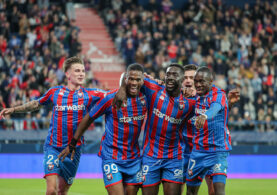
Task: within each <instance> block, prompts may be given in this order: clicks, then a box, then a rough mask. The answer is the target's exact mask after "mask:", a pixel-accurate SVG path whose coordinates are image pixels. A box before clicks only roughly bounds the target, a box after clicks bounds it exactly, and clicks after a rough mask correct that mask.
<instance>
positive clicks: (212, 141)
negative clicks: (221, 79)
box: [191, 85, 232, 152]
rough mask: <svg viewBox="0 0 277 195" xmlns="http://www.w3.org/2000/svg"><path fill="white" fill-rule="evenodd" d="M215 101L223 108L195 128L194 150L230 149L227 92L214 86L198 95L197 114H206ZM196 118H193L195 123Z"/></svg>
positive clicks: (213, 150)
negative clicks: (200, 126) (199, 126)
mask: <svg viewBox="0 0 277 195" xmlns="http://www.w3.org/2000/svg"><path fill="white" fill-rule="evenodd" d="M213 103H218V104H220V105H221V110H220V111H219V112H218V113H217V114H216V116H215V117H213V118H212V119H208V120H206V122H205V124H204V127H203V128H201V129H197V128H196V127H193V128H195V129H194V138H193V150H197V151H204V152H217V151H230V150H232V146H231V135H230V133H229V129H228V112H229V109H228V100H227V97H226V93H225V92H224V91H223V90H222V89H220V88H218V87H216V86H215V85H213V86H212V89H211V91H210V92H208V93H207V94H206V95H204V96H196V106H195V116H199V115H201V114H204V113H205V112H206V111H207V110H208V109H209V108H210V106H211V104H213ZM194 119H195V118H193V119H191V121H192V123H193V124H194V122H195V120H194Z"/></svg>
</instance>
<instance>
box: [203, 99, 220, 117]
mask: <svg viewBox="0 0 277 195" xmlns="http://www.w3.org/2000/svg"><path fill="white" fill-rule="evenodd" d="M220 109H221V105H220V104H218V103H213V104H212V105H211V107H210V108H209V109H208V110H207V111H206V112H205V115H206V116H207V119H212V118H213V117H215V116H216V115H217V113H218V112H219V111H220Z"/></svg>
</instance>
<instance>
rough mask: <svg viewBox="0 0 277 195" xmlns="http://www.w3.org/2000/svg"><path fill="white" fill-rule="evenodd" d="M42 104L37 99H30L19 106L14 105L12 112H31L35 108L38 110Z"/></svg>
mask: <svg viewBox="0 0 277 195" xmlns="http://www.w3.org/2000/svg"><path fill="white" fill-rule="evenodd" d="M41 107H42V106H41V105H40V104H39V102H38V101H37V100H33V101H30V102H28V103H26V104H23V105H21V106H16V107H14V108H13V109H14V111H13V112H14V113H19V112H33V111H35V110H39V109H40V108H41Z"/></svg>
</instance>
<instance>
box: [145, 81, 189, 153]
mask: <svg viewBox="0 0 277 195" xmlns="http://www.w3.org/2000/svg"><path fill="white" fill-rule="evenodd" d="M142 92H143V93H145V94H146V97H147V106H148V117H147V121H146V126H145V131H144V146H143V152H144V155H148V156H150V157H154V158H164V159H173V158H178V159H182V158H183V152H184V150H185V147H187V146H186V145H185V143H184V139H183V135H182V130H183V128H184V125H185V123H186V122H187V117H188V116H189V114H190V112H191V111H192V110H193V106H194V104H193V103H192V102H191V101H190V100H189V99H186V98H184V97H183V95H182V94H180V95H179V96H178V97H170V96H169V95H168V94H167V92H166V89H165V86H161V85H158V84H157V83H156V82H155V81H152V80H150V79H145V80H144V86H143V87H142Z"/></svg>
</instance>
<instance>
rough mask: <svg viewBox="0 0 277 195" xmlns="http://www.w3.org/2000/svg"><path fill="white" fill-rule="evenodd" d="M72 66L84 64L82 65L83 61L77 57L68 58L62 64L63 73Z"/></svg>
mask: <svg viewBox="0 0 277 195" xmlns="http://www.w3.org/2000/svg"><path fill="white" fill-rule="evenodd" d="M73 64H84V63H83V60H81V58H79V57H77V56H74V57H71V58H68V59H66V60H65V62H64V63H63V71H64V72H66V71H68V69H70V68H71V66H72V65H73Z"/></svg>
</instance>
